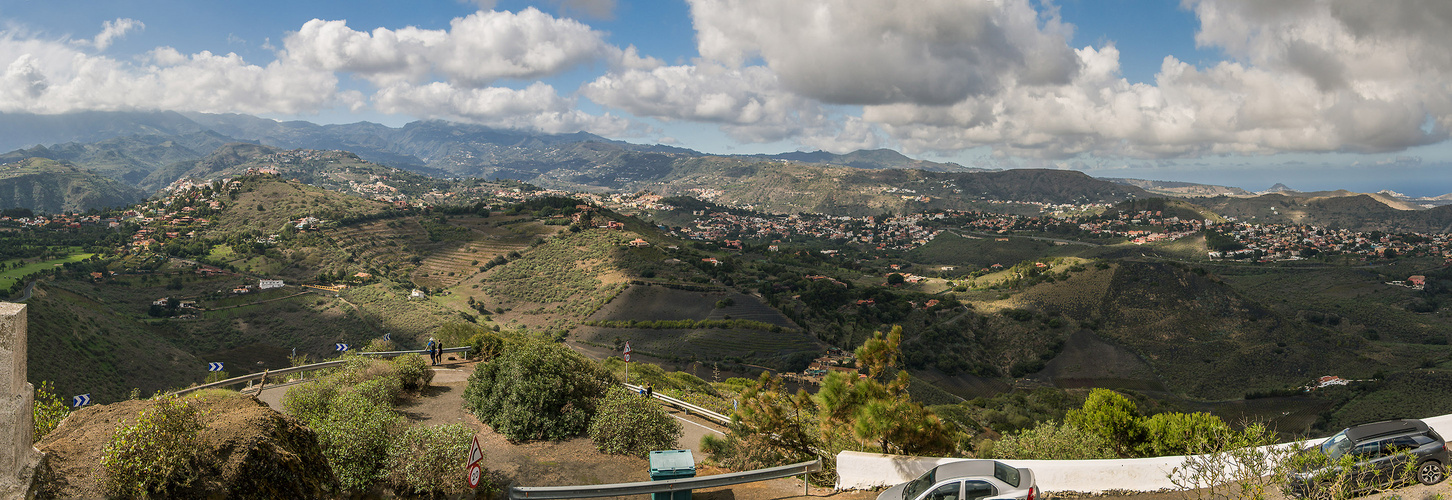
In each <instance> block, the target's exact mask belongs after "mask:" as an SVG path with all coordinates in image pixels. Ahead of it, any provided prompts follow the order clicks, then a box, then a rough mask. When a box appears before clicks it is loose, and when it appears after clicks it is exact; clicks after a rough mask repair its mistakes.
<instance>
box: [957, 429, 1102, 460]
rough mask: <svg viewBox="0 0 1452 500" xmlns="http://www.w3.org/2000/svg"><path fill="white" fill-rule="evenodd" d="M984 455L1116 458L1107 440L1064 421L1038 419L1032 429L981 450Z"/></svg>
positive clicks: (1062, 458)
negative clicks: (1039, 420)
mask: <svg viewBox="0 0 1452 500" xmlns="http://www.w3.org/2000/svg"><path fill="white" fill-rule="evenodd" d="M982 455H983V456H984V457H985V458H1001V459H1009V460H1014V459H1017V460H1089V459H1096V458H1116V457H1117V455H1116V454H1115V453H1114V450H1112V449H1110V447H1109V443H1108V442H1106V441H1105V440H1104V438H1102V437H1099V435H1097V434H1094V433H1091V432H1087V431H1085V430H1083V429H1080V428H1079V427H1077V426H1074V425H1072V424H1069V423H1067V422H1065V423H1060V422H1058V421H1054V420H1048V421H1044V422H1039V424H1038V425H1036V426H1034V427H1033V428H1032V429H1024V430H1022V431H1019V432H1016V433H1013V434H1009V435H1007V436H1004V437H1003V439H1000V440H998V441H997V442H995V443H993V445H992V447H990V448H988V449H987V450H983V451H982Z"/></svg>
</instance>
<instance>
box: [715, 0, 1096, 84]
mask: <svg viewBox="0 0 1452 500" xmlns="http://www.w3.org/2000/svg"><path fill="white" fill-rule="evenodd" d="M690 4H691V15H692V18H693V20H694V22H695V26H696V31H697V45H698V48H699V50H700V53H701V56H702V57H704V58H707V59H710V60H713V61H718V62H720V63H723V64H725V65H727V66H731V67H740V66H743V65H745V64H747V63H749V62H750V61H752V60H753V59H755V58H757V57H759V58H760V59H761V60H762V61H764V62H765V64H766V65H767V66H769V67H770V68H771V69H772V70H774V71H776V72H777V74H779V75H781V81H782V84H783V86H784V87H785V88H787V89H790V90H792V91H793V92H796V93H799V94H801V95H804V96H807V97H812V98H815V99H819V100H821V101H823V102H828V103H834V104H885V103H902V102H911V103H919V104H930V105H946V104H952V103H955V102H959V101H961V100H962V99H964V98H966V97H969V96H975V95H987V94H993V93H996V92H997V91H998V90H999V89H1001V88H1004V87H1006V86H1013V85H1039V84H1059V83H1064V82H1067V81H1069V79H1070V78H1071V77H1072V76H1073V75H1074V74H1075V73H1076V72H1077V70H1078V67H1077V63H1078V60H1077V59H1076V58H1075V57H1074V54H1073V51H1071V50H1070V49H1069V48H1068V46H1067V45H1066V44H1065V40H1067V39H1068V37H1069V35H1070V33H1071V29H1070V28H1069V27H1068V26H1066V25H1064V24H1063V23H1061V22H1060V21H1059V19H1058V17H1057V14H1056V13H1055V12H1054V11H1047V12H1045V13H1043V14H1041V13H1039V12H1036V11H1035V10H1034V9H1033V7H1032V6H1031V5H1029V2H1028V0H1002V1H994V2H989V1H977V0H975V1H966V2H965V1H962V0H921V1H914V2H897V1H884V0H800V1H789V2H784V1H780V0H690Z"/></svg>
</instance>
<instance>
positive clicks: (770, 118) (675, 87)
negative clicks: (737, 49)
mask: <svg viewBox="0 0 1452 500" xmlns="http://www.w3.org/2000/svg"><path fill="white" fill-rule="evenodd" d="M581 93H582V94H583V95H584V96H585V97H588V98H589V99H590V100H592V101H594V102H596V103H598V104H601V105H604V106H609V107H612V108H617V109H621V110H625V111H627V112H629V113H631V114H633V115H636V116H648V117H652V118H659V119H663V120H687V121H697V122H708V123H716V124H720V125H721V128H722V130H723V131H725V132H726V133H727V134H729V135H730V136H731V137H733V138H735V139H737V140H740V141H744V142H772V141H778V140H782V139H787V138H791V137H794V136H797V135H799V134H801V133H802V132H803V131H804V130H805V129H807V128H809V127H815V126H820V125H821V123H822V121H823V114H822V110H821V108H820V106H819V105H818V104H817V103H815V102H813V101H812V100H810V99H806V98H803V97H801V96H798V95H796V94H794V93H791V92H788V91H785V90H784V89H782V87H781V83H780V82H779V80H778V79H777V75H776V73H775V72H773V71H771V70H770V69H769V68H766V67H762V66H748V67H744V68H736V69H733V68H726V67H722V66H718V65H713V64H705V65H697V66H661V67H656V68H654V69H650V70H627V71H619V72H612V73H610V74H606V75H604V76H601V77H600V78H597V79H596V80H595V81H593V82H590V83H588V84H586V85H585V86H584V87H583V88H581Z"/></svg>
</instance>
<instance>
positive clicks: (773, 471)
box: [509, 459, 822, 500]
mask: <svg viewBox="0 0 1452 500" xmlns="http://www.w3.org/2000/svg"><path fill="white" fill-rule="evenodd" d="M821 470H822V461H821V460H820V459H818V460H813V461H810V462H802V463H799V464H791V465H783V466H781V467H772V468H769V469H757V470H749V471H743V472H730V473H726V474H716V475H713V476H704V477H691V478H684V479H667V480H663V481H642V482H638V483H617V484H594V485H586V486H515V487H512V488H509V498H511V499H513V500H520V499H525V498H541V499H553V498H598V497H617V496H626V495H644V494H647V493H668V492H673V491H684V490H693V489H699V488H715V487H719V486H731V485H733V484H743V483H754V482H757V481H768V480H772V479H781V478H784V477H792V476H800V475H803V474H807V473H810V472H818V471H821Z"/></svg>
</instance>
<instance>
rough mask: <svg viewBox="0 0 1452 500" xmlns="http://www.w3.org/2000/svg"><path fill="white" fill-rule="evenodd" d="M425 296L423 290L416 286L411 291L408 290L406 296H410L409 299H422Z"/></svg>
mask: <svg viewBox="0 0 1452 500" xmlns="http://www.w3.org/2000/svg"><path fill="white" fill-rule="evenodd" d="M426 297H428V295H425V294H424V293H423V290H419V289H417V288H415V289H413V291H412V292H409V293H408V298H410V299H422V298H426Z"/></svg>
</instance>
